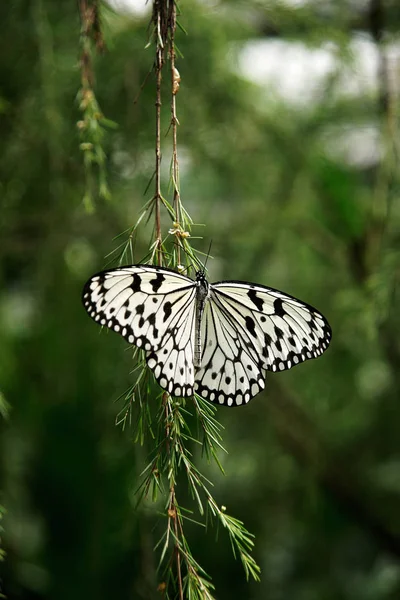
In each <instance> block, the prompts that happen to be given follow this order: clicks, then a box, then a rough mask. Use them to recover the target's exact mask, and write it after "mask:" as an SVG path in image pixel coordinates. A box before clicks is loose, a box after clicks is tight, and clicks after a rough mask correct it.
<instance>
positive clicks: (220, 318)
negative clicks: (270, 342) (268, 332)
mask: <svg viewBox="0 0 400 600" xmlns="http://www.w3.org/2000/svg"><path fill="white" fill-rule="evenodd" d="M201 338H202V343H203V349H202V359H201V367H200V368H199V369H198V370H197V371H196V381H195V390H196V391H197V393H198V394H199V395H200V396H202V397H203V398H206V399H207V400H210V401H211V402H217V403H219V404H225V405H228V406H239V405H240V404H243V403H247V402H248V401H249V400H250V399H251V398H252V397H253V396H255V395H256V394H258V393H259V392H260V391H261V390H262V389H264V386H265V372H264V371H263V367H262V361H261V360H260V357H259V355H258V354H257V351H256V350H255V348H254V345H253V344H252V343H251V341H250V339H249V336H248V334H247V332H246V331H245V330H243V328H240V327H239V328H238V323H237V322H236V320H235V319H234V318H232V315H231V314H230V313H229V312H227V311H226V310H225V308H224V306H223V305H222V304H221V303H220V302H219V301H218V299H217V298H213V295H212V294H211V298H210V301H209V302H208V303H207V305H206V307H205V310H204V314H203V319H202V326H201Z"/></svg>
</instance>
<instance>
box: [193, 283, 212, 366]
mask: <svg viewBox="0 0 400 600" xmlns="http://www.w3.org/2000/svg"><path fill="white" fill-rule="evenodd" d="M196 286H197V287H196V329H195V338H194V361H193V362H194V366H195V368H196V369H197V368H198V367H200V366H201V351H202V339H201V319H202V317H203V313H204V307H205V305H206V302H207V300H208V297H209V295H210V289H209V284H208V281H207V280H206V278H205V275H204V273H203V271H198V273H197V276H196Z"/></svg>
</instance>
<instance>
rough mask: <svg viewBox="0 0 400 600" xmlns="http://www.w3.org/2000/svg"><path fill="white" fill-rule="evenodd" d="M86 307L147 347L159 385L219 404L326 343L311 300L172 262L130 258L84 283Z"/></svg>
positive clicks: (242, 395) (250, 393) (237, 398)
mask: <svg viewBox="0 0 400 600" xmlns="http://www.w3.org/2000/svg"><path fill="white" fill-rule="evenodd" d="M82 300H83V304H84V306H85V308H86V310H87V312H88V313H89V315H90V316H91V317H92V319H94V320H95V321H96V322H97V323H99V324H100V325H105V326H106V327H109V328H110V329H112V330H114V331H116V332H117V333H119V334H120V335H122V336H123V337H124V338H125V339H126V340H127V341H128V342H129V343H130V344H134V345H135V346H137V347H138V348H140V349H143V350H144V351H145V353H146V360H147V364H148V366H149V367H150V369H151V370H152V371H153V373H154V376H155V378H156V380H157V381H158V383H159V384H160V386H161V387H162V388H164V389H165V390H167V391H168V392H169V393H170V394H172V395H174V396H179V397H181V396H192V395H193V393H194V392H196V393H197V394H199V395H200V396H202V397H203V398H206V399H207V400H211V401H212V402H217V403H219V404H225V405H228V406H238V405H240V404H243V403H247V402H248V401H249V400H250V399H251V398H253V397H254V396H256V395H257V394H258V393H259V392H260V391H261V390H262V389H263V388H264V386H265V381H264V380H265V376H266V371H283V370H285V369H290V368H291V367H292V366H294V365H297V364H299V363H301V362H303V361H305V360H307V359H309V358H316V357H318V356H319V355H320V354H322V353H323V352H324V351H325V350H326V349H327V347H328V345H329V342H330V340H331V335H332V334H331V328H330V326H329V324H328V322H327V321H326V319H325V318H324V317H323V316H322V315H321V314H320V313H319V312H318V311H317V310H315V308H313V307H312V306H309V305H308V304H305V303H304V302H300V300H297V299H296V298H293V297H292V296H289V295H288V294H284V293H283V292H279V291H278V290H275V289H273V288H269V287H264V286H262V285H256V284H253V283H246V282H243V281H220V282H218V283H212V284H211V283H208V281H207V279H206V277H205V273H204V271H198V272H197V275H196V280H195V281H194V280H193V279H190V278H189V277H186V276H185V275H182V274H180V273H177V272H176V271H173V270H171V269H166V268H162V267H155V266H150V265H132V266H127V267H120V268H117V269H111V270H109V271H103V272H101V273H97V274H96V275H94V276H93V277H91V278H90V279H89V281H88V282H87V283H86V285H85V287H84V290H83V296H82Z"/></svg>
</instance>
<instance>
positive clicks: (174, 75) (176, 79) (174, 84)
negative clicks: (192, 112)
mask: <svg viewBox="0 0 400 600" xmlns="http://www.w3.org/2000/svg"><path fill="white" fill-rule="evenodd" d="M169 31H170V34H169V56H170V66H171V130H172V181H173V186H174V199H173V204H174V210H175V221H176V222H177V223H178V225H180V224H181V214H180V193H179V163H178V142H177V129H178V124H179V122H178V118H177V115H176V94H177V93H178V90H179V83H180V75H179V72H178V70H177V68H176V66H175V58H176V53H175V31H176V4H175V1H174V0H172V1H171V3H170V14H169ZM176 244H177V260H178V264H181V241H180V239H179V237H178V236H176Z"/></svg>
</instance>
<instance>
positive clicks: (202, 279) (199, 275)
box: [196, 269, 207, 283]
mask: <svg viewBox="0 0 400 600" xmlns="http://www.w3.org/2000/svg"><path fill="white" fill-rule="evenodd" d="M196 281H197V282H199V283H206V281H207V278H206V272H205V271H204V270H203V269H201V270H200V271H197V272H196Z"/></svg>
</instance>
